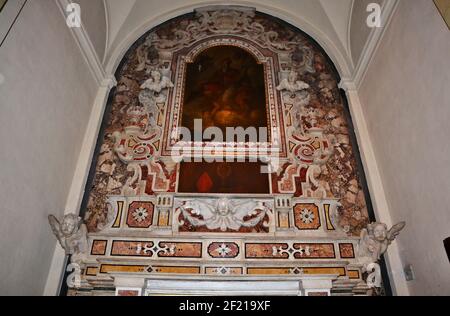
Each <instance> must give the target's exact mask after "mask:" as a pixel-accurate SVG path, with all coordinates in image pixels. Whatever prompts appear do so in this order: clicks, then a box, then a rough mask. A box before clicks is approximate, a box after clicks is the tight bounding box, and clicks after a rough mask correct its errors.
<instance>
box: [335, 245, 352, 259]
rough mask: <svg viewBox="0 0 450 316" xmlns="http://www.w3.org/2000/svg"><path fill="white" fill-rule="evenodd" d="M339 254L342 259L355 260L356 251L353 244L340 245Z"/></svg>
mask: <svg viewBox="0 0 450 316" xmlns="http://www.w3.org/2000/svg"><path fill="white" fill-rule="evenodd" d="M339 253H340V255H341V258H342V259H353V258H355V250H354V247H353V244H339Z"/></svg>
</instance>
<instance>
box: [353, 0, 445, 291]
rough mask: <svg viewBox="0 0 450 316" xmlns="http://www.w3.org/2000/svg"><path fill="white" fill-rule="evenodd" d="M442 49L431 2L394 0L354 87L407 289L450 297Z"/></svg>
mask: <svg viewBox="0 0 450 316" xmlns="http://www.w3.org/2000/svg"><path fill="white" fill-rule="evenodd" d="M449 52H450V32H449V30H448V28H447V26H446V25H445V23H444V22H443V20H442V18H441V16H440V15H439V13H438V11H437V10H436V8H435V6H434V4H433V2H432V1H426V0H414V1H411V0H400V4H399V7H398V9H397V11H396V14H395V16H394V18H393V20H392V22H391V25H390V26H389V28H388V30H387V31H386V33H385V36H384V38H383V41H382V43H381V45H380V47H379V49H378V51H377V53H376V56H375V58H374V60H373V61H372V64H371V66H370V68H369V71H368V73H367V75H366V77H365V79H364V80H363V83H362V86H361V89H360V91H359V96H360V99H361V102H362V105H363V108H364V112H365V117H366V121H367V125H368V129H369V133H370V136H371V140H372V143H373V146H374V150H375V155H376V158H377V162H378V164H379V168H380V172H381V177H382V180H383V184H384V189H385V192H386V194H387V199H388V203H389V207H390V210H391V213H392V214H391V215H392V218H393V220H394V221H400V220H406V221H407V227H406V229H405V230H404V231H403V232H402V234H401V235H400V237H399V239H398V245H399V248H400V251H401V256H402V259H403V263H404V264H412V265H413V267H414V270H415V273H416V280H415V281H412V282H409V283H408V284H409V288H410V292H411V294H412V295H444V294H445V295H450V263H449V261H448V259H447V256H446V254H445V250H444V247H443V243H442V242H443V240H444V239H445V238H446V237H449V236H450V210H449V207H450V194H449V189H450V167H449V166H450V142H449V136H450V124H449V119H450V89H449V87H450V86H449V83H450V58H449Z"/></svg>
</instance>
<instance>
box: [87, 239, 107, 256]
mask: <svg viewBox="0 0 450 316" xmlns="http://www.w3.org/2000/svg"><path fill="white" fill-rule="evenodd" d="M107 245H108V241H107V240H94V241H93V242H92V248H91V255H97V256H104V255H105V254H106V246H107Z"/></svg>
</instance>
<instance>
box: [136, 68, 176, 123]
mask: <svg viewBox="0 0 450 316" xmlns="http://www.w3.org/2000/svg"><path fill="white" fill-rule="evenodd" d="M173 87H174V85H173V83H172V81H170V79H169V77H167V76H163V75H162V73H161V72H160V71H157V70H153V71H152V72H151V77H150V78H149V79H147V80H146V81H145V82H144V83H143V84H142V85H141V89H142V91H141V93H140V94H139V102H140V103H141V104H142V105H144V107H145V108H146V110H147V112H148V114H149V123H150V126H156V121H157V120H158V114H159V112H160V111H161V108H160V105H161V104H163V105H164V104H165V102H166V100H167V92H166V90H167V89H170V88H173Z"/></svg>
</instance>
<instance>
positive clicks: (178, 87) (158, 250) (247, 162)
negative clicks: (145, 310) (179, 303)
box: [83, 8, 368, 295]
mask: <svg viewBox="0 0 450 316" xmlns="http://www.w3.org/2000/svg"><path fill="white" fill-rule="evenodd" d="M120 65H121V66H120V67H119V69H118V70H117V73H116V79H117V82H118V85H117V89H116V90H115V91H114V93H113V94H112V95H111V102H110V103H109V104H108V107H107V115H105V118H104V122H103V123H104V134H103V135H101V138H100V139H99V143H100V150H99V154H98V156H97V157H96V159H94V161H96V165H95V166H93V167H94V169H95V172H94V177H93V180H92V183H89V184H88V186H89V187H90V188H91V189H90V190H89V191H88V192H87V195H88V196H87V199H86V200H87V206H86V209H85V210H83V211H85V222H86V225H87V228H88V245H89V247H90V248H89V247H88V250H87V252H88V253H87V254H86V269H84V270H83V272H84V275H83V282H84V283H83V286H85V288H84V289H83V290H85V291H88V292H89V291H91V289H92V288H96V287H98V285H99V284H101V285H102V286H109V287H111V288H114V287H115V286H116V285H115V278H116V277H117V275H121V276H130V277H137V278H139V277H141V278H143V279H145V278H146V277H148V276H152V275H157V276H156V277H158V278H159V277H163V276H165V275H171V276H173V277H179V278H181V279H182V278H183V277H186V276H190V277H195V276H199V277H200V278H207V277H220V278H224V279H226V278H227V277H230V276H231V277H236V278H241V277H242V280H244V279H245V277H254V278H263V277H264V276H266V277H267V276H271V277H274V276H275V277H276V276H280V277H281V276H283V277H294V278H301V277H304V276H314V277H316V276H321V275H328V276H330V275H332V276H333V278H337V279H336V280H335V281H336V284H337V285H336V286H337V287H339V286H343V287H345V289H346V291H348V293H347V294H353V293H363V294H364V290H365V289H367V286H365V285H364V284H363V285H362V284H361V282H363V279H362V278H363V277H364V276H365V274H364V272H365V271H366V270H364V269H363V268H364V265H363V264H361V263H360V262H359V261H358V255H357V249H356V245H357V244H358V243H359V240H360V237H359V236H360V232H361V231H363V232H364V229H365V228H366V227H367V224H368V211H367V207H366V200H365V194H364V191H363V184H362V182H361V175H360V174H359V172H358V167H357V165H358V164H357V159H356V156H355V153H356V152H357V151H356V148H354V147H353V146H354V145H353V142H352V141H351V138H352V131H351V130H350V124H349V121H348V118H347V116H346V114H345V113H346V110H345V107H344V104H345V100H344V99H343V98H342V95H341V93H340V91H339V88H338V81H339V75H338V74H337V73H336V71H335V69H334V67H333V65H332V63H331V62H330V60H329V59H328V57H327V56H326V55H325V54H324V52H323V50H322V49H321V48H320V47H318V46H317V44H316V43H315V42H314V41H313V40H311V39H310V38H309V37H308V36H307V35H306V34H304V33H302V32H301V31H299V30H298V29H296V28H294V27H292V26H290V25H288V24H286V23H284V22H282V21H280V20H278V19H274V18H271V17H270V16H267V15H265V14H262V13H259V12H257V11H255V10H254V9H249V8H246V9H244V8H243V9H238V8H230V9H220V8H214V9H213V8H210V9H205V10H197V11H195V12H193V13H190V14H186V15H183V16H180V17H178V18H175V19H173V20H171V21H169V22H166V23H163V24H161V25H159V26H157V27H156V28H154V29H152V30H151V31H149V32H147V33H146V34H144V35H143V36H142V37H141V38H140V39H139V40H138V41H137V42H136V43H135V44H134V45H133V46H132V47H131V48H130V50H129V51H128V52H127V53H126V55H125V57H124V59H123V61H122V62H121V64H120ZM261 93H262V95H261ZM195 118H202V119H203V126H202V128H201V130H202V131H207V128H208V127H212V126H217V127H219V129H221V130H224V129H226V127H238V126H242V127H244V128H245V127H267V128H268V133H267V135H266V137H265V139H259V140H258V141H257V142H252V141H247V140H245V139H244V140H239V139H233V140H231V139H225V140H214V141H213V140H211V139H208V138H205V139H200V140H197V139H194V140H192V139H191V140H189V139H187V140H184V138H182V135H180V133H179V131H180V129H181V128H182V127H186V128H187V129H188V130H189V131H192V129H193V120H194V119H195ZM181 140H183V141H181ZM180 142H181V144H182V145H183V149H185V151H183V152H182V153H181V154H179V155H174V152H176V150H177V146H178V145H180ZM261 147H263V148H265V149H267V151H268V152H269V153H270V155H268V156H267V157H265V158H266V159H262V160H258V159H259V158H260V157H259V156H258V150H259V149H260V148H261ZM201 156H203V158H206V157H207V158H208V159H210V160H211V159H212V158H214V159H216V158H230V157H234V158H239V159H240V160H239V162H235V163H234V162H228V161H226V160H225V159H223V160H218V161H214V162H213V163H210V160H206V159H199V158H201ZM263 169H264V170H265V173H261V170H263ZM366 255H367V254H366ZM357 291H360V292H357ZM116 294H118V295H128V294H129V295H132V294H136V293H135V292H133V290H132V289H131V290H130V289H125V288H123V289H120V288H119V289H118V293H116ZM314 294H318V295H319V294H320V295H323V294H325V292H322V291H317V293H310V295H314ZM327 294H328V292H327Z"/></svg>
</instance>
